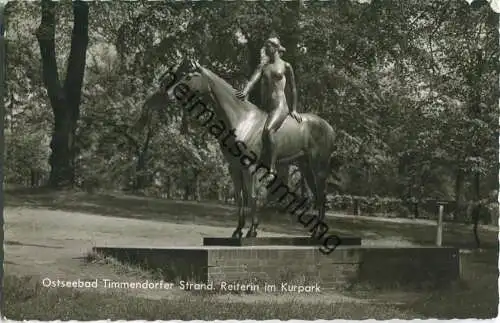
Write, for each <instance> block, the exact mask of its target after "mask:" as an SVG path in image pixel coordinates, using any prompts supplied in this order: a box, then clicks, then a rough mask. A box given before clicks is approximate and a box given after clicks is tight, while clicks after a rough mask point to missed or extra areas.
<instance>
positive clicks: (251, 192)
mask: <svg viewBox="0 0 500 323" xmlns="http://www.w3.org/2000/svg"><path fill="white" fill-rule="evenodd" d="M244 176H246V177H245V183H247V185H246V193H247V194H246V196H247V201H248V206H249V207H250V214H251V215H252V226H251V227H250V229H249V230H248V232H247V238H254V237H256V236H257V227H258V225H259V217H258V215H257V194H256V190H255V176H252V175H251V174H245V175H244Z"/></svg>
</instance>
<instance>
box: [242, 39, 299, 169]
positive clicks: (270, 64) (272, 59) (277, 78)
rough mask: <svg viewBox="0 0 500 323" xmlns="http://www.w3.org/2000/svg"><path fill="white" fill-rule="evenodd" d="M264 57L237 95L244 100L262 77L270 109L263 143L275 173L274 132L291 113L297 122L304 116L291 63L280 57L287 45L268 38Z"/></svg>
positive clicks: (264, 102)
mask: <svg viewBox="0 0 500 323" xmlns="http://www.w3.org/2000/svg"><path fill="white" fill-rule="evenodd" d="M263 49H264V54H265V55H263V59H262V61H261V63H260V64H259V66H258V67H257V69H256V70H255V72H254V73H253V75H252V77H251V78H250V80H249V81H248V83H247V84H246V86H245V87H244V89H243V90H241V91H237V93H236V96H237V97H238V98H240V99H242V100H245V99H246V98H247V96H248V93H249V92H250V90H251V89H252V87H253V86H254V85H255V83H257V81H258V80H259V79H260V80H261V92H262V93H261V97H262V108H263V109H265V110H266V111H267V113H268V116H267V120H266V123H265V125H264V130H263V132H262V141H263V142H262V143H263V148H264V151H265V153H267V157H268V158H269V161H268V163H267V164H268V167H269V170H270V172H272V173H274V174H276V158H277V156H276V147H275V141H274V134H275V132H276V131H277V130H278V129H279V128H280V126H281V125H282V123H283V121H285V119H286V117H287V116H288V114H290V115H291V116H292V117H293V118H294V119H295V120H297V122H301V121H302V119H301V117H300V115H299V114H298V113H297V88H296V85H295V76H294V72H293V68H292V66H291V65H290V63H288V62H285V61H284V60H283V59H281V53H282V52H284V51H285V48H284V47H283V46H281V44H280V41H279V39H278V38H276V37H272V38H269V39H268V40H267V41H266V42H265V44H264V48H263ZM287 80H288V81H289V82H290V84H289V86H290V89H291V93H292V95H291V105H290V108H289V107H288V103H287V99H286V94H285V87H286V83H287Z"/></svg>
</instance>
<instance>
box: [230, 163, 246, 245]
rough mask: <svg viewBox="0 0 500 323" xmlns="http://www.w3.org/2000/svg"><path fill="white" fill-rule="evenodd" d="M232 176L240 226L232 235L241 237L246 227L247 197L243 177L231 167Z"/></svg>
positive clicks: (237, 237)
mask: <svg viewBox="0 0 500 323" xmlns="http://www.w3.org/2000/svg"><path fill="white" fill-rule="evenodd" d="M230 174H231V178H232V180H233V185H234V199H235V202H236V205H237V207H238V226H237V227H236V229H235V230H234V232H233V235H232V237H233V238H236V239H241V238H242V237H243V231H242V230H243V228H244V227H245V217H246V214H245V197H244V192H243V186H242V177H241V174H240V173H239V172H237V171H236V170H234V169H230Z"/></svg>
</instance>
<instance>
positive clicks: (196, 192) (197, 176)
mask: <svg viewBox="0 0 500 323" xmlns="http://www.w3.org/2000/svg"><path fill="white" fill-rule="evenodd" d="M193 185H194V188H193V200H195V201H198V202H199V201H201V191H200V173H199V172H195V174H194V181H193Z"/></svg>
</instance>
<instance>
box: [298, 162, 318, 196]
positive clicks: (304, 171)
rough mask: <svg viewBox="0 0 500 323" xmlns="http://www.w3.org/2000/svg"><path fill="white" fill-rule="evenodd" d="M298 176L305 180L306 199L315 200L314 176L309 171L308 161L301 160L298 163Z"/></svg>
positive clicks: (310, 170)
mask: <svg viewBox="0 0 500 323" xmlns="http://www.w3.org/2000/svg"><path fill="white" fill-rule="evenodd" d="M299 169H300V175H301V176H302V177H303V178H304V179H305V183H306V186H307V189H306V191H307V198H311V197H312V198H314V199H316V182H315V181H314V174H313V171H312V169H311V165H310V162H309V161H308V160H306V159H305V158H304V159H301V160H300V161H299Z"/></svg>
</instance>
